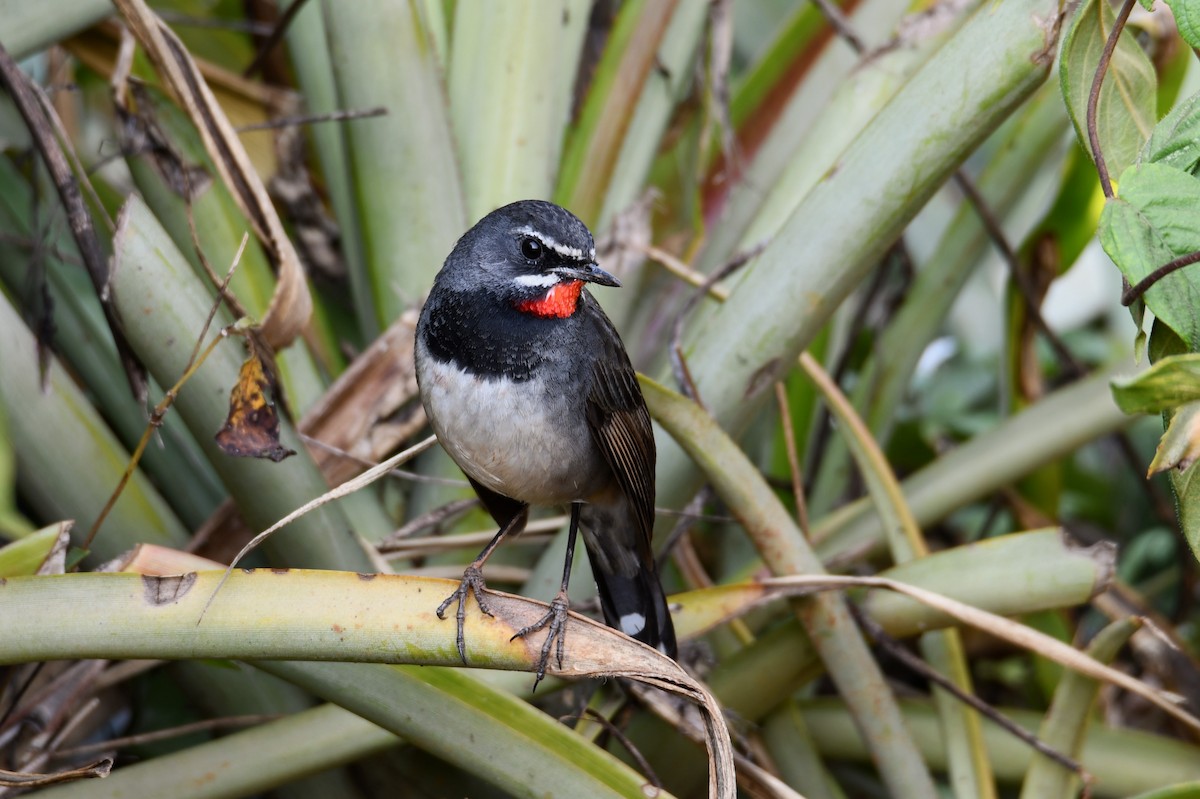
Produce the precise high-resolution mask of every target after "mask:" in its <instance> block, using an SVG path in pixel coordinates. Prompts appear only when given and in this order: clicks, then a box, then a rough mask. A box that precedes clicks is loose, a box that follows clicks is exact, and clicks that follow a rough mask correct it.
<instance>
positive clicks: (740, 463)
mask: <svg viewBox="0 0 1200 799" xmlns="http://www.w3.org/2000/svg"><path fill="white" fill-rule="evenodd" d="M640 382H641V384H642V392H643V394H644V395H645V396H646V403H647V405H648V406H649V407H650V409H651V413H652V415H653V416H654V418H655V419H657V420H658V422H659V423H660V424H662V425H663V426H664V427H665V428H666V429H667V431H668V432H669V433H670V434H671V435H672V436H673V437H674V438H675V440H676V441H678V442H679V444H680V446H682V447H683V448H684V449H685V450H686V451H687V452H688V454H689V455H690V456H691V457H692V458H694V459H695V461H696V464H697V465H698V466H699V467H700V469H701V470H702V471H703V472H704V474H705V477H706V478H707V479H708V481H709V482H710V483H711V484H712V486H713V489H714V490H715V491H716V492H717V494H718V496H720V497H721V499H722V500H723V501H724V502H725V503H726V505H728V506H729V509H730V510H731V511H732V512H733V514H734V515H735V516H736V517H737V518H738V520H739V521H740V522H741V523H742V525H743V527H744V528H745V529H746V533H747V534H748V535H749V536H750V538H751V539H752V540H753V541H754V544H755V547H756V548H757V549H758V551H759V553H760V554H761V556H762V558H763V562H764V563H765V564H766V565H767V567H768V568H770V569H771V571H772V572H773V573H774V574H777V575H790V574H821V573H823V572H824V567H823V566H822V564H821V562H820V560H819V559H818V558H817V557H816V555H815V553H814V552H813V551H812V549H811V548H810V546H809V544H808V541H807V540H806V539H805V537H804V536H803V534H801V532H800V530H799V529H798V528H797V527H796V523H795V522H794V521H793V520H792V518H791V516H790V514H789V513H788V512H787V509H786V508H784V507H783V505H782V503H780V501H779V499H778V498H777V497H776V496H775V494H774V492H773V491H772V490H771V488H770V487H769V486H768V485H767V483H766V480H764V479H763V477H762V475H761V473H759V471H758V470H757V469H756V468H755V467H754V465H753V464H752V463H751V462H750V461H749V459H748V458H747V457H746V456H745V454H744V453H743V452H742V451H741V450H740V449H738V447H737V445H736V444H734V443H733V441H732V440H730V439H729V437H728V436H727V435H725V433H724V432H723V431H722V430H721V429H720V428H719V427H718V426H717V424H716V422H715V421H714V420H713V418H712V417H711V416H709V415H708V414H707V413H705V412H704V410H703V409H702V408H700V407H699V406H697V405H696V404H695V403H694V402H691V401H690V400H687V399H685V398H684V397H682V396H680V395H678V394H675V393H674V392H671V391H669V390H668V389H665V388H663V387H662V386H660V385H658V384H657V383H654V382H653V381H650V380H648V379H645V378H642V379H641V381H640ZM794 610H795V612H796V616H797V618H799V620H800V623H801V624H802V625H804V627H805V629H806V630H807V631H808V633H809V635H810V636H811V639H812V643H813V646H814V647H815V648H816V650H817V652H818V653H819V654H820V656H821V660H822V662H823V663H824V664H825V667H826V668H827V669H828V672H829V675H830V677H831V678H832V679H833V681H834V683H835V684H836V685H837V687H838V691H839V692H840V693H841V695H842V697H843V699H845V701H846V704H847V705H848V706H849V707H850V708H851V712H852V713H853V714H854V716H855V718H856V719H857V720H858V724H859V728H860V729H861V730H862V732H863V735H864V736H865V737H866V738H867V740H868V741H869V742H870V743H869V746H870V748H871V754H872V757H873V759H874V760H875V762H876V765H877V766H878V767H879V771H880V775H881V776H882V777H883V780H884V782H885V783H886V784H887V785H888V787H889V789H890V790H891V791H892V792H893V793H894V794H895V795H897V796H905V797H922V796H928V797H933V796H936V790H935V788H934V786H933V781H932V779H931V778H930V776H929V772H928V771H927V770H926V769H925V764H924V761H922V760H921V759H920V757H919V755H918V754H917V753H916V751H915V747H914V746H913V744H912V741H911V740H910V739H909V737H908V734H907V732H906V731H905V729H904V723H903V721H902V720H901V719H900V717H899V712H898V710H897V709H896V705H895V697H894V696H892V693H891V690H890V689H889V688H888V686H887V684H886V683H885V682H884V680H883V675H882V674H881V673H880V671H879V665H878V663H876V661H875V659H874V658H873V657H872V656H871V653H870V650H869V649H868V648H867V646H866V643H865V642H864V641H863V638H862V634H861V631H860V630H859V629H858V626H857V625H856V624H855V623H854V619H853V617H852V616H851V615H850V611H849V609H848V608H847V607H846V604H845V600H844V599H843V598H842V597H840V596H835V595H818V596H814V597H812V598H811V599H807V600H802V601H798V602H796V603H794Z"/></svg>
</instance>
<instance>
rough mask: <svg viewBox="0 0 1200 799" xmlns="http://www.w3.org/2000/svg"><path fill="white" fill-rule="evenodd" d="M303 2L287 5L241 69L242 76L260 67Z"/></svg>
mask: <svg viewBox="0 0 1200 799" xmlns="http://www.w3.org/2000/svg"><path fill="white" fill-rule="evenodd" d="M305 2H307V0H295V1H294V2H293V3H292V4H291V5H290V6H288V8H287V11H284V12H283V16H281V17H280V18H279V20H278V21H277V22H276V23H275V24H274V25H273V26H272V27H271V32H270V34H268V35H267V38H266V40H265V41H264V42H263V43H262V44H261V45H259V48H258V52H257V53H255V54H254V60H253V61H251V62H250V66H248V67H246V69H245V70H243V71H242V77H243V78H248V77H250V76H251V75H253V74H254V73H256V72H258V71H259V70H260V69H262V65H263V64H264V63H265V62H266V60H267V58H268V57H269V56H270V55H271V52H272V51H273V50H274V49H275V47H276V45H278V44H279V42H280V40H281V39H283V34H285V33H287V29H288V28H290V27H291V25H292V21H293V20H294V19H296V14H298V13H299V12H300V9H302V8H304V4H305Z"/></svg>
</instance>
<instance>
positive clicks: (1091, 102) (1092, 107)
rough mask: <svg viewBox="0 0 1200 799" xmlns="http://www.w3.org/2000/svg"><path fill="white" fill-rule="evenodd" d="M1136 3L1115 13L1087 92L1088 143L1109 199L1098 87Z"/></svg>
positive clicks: (1127, 0)
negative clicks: (1101, 145)
mask: <svg viewBox="0 0 1200 799" xmlns="http://www.w3.org/2000/svg"><path fill="white" fill-rule="evenodd" d="M1136 3H1137V0H1125V2H1124V3H1123V4H1122V5H1121V10H1120V11H1119V12H1117V19H1116V21H1115V22H1114V23H1113V29H1112V30H1111V31H1109V34H1108V40H1107V41H1106V42H1105V43H1104V50H1103V51H1101V53H1100V63H1098V64H1097V65H1096V74H1095V76H1094V77H1093V78H1092V89H1091V91H1090V92H1088V102H1087V134H1088V143H1089V144H1091V147H1092V161H1093V162H1095V164H1096V172H1097V173H1098V174H1099V175H1100V188H1101V189H1102V190H1103V191H1104V196H1105V197H1109V198H1111V197H1112V196H1113V187H1112V178H1111V177H1109V174H1108V164H1106V163H1105V162H1104V153H1103V151H1102V150H1101V149H1100V131H1099V129H1098V128H1097V127H1096V110H1097V108H1098V107H1099V105H1100V87H1101V86H1102V85H1103V84H1104V75H1105V73H1107V72H1108V65H1109V63H1110V62H1111V61H1112V57H1113V53H1114V52H1115V51H1116V49H1117V40H1118V39H1119V38H1120V37H1121V31H1123V30H1125V22H1126V21H1127V20H1128V19H1129V14H1130V12H1132V11H1133V7H1134V5H1135V4H1136ZM1101 18H1102V17H1101Z"/></svg>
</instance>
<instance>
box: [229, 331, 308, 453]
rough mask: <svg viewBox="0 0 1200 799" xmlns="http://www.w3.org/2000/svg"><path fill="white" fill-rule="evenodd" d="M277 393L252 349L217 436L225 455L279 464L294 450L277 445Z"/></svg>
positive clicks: (239, 374) (269, 376)
mask: <svg viewBox="0 0 1200 799" xmlns="http://www.w3.org/2000/svg"><path fill="white" fill-rule="evenodd" d="M277 394H278V391H277V387H276V385H275V380H274V376H273V375H272V374H271V372H270V370H268V369H266V368H264V366H263V361H262V359H261V358H260V357H259V354H258V352H257V351H256V349H255V348H254V347H251V348H250V357H248V358H246V360H245V362H244V363H243V364H242V368H241V371H240V372H239V373H238V381H237V384H236V385H235V386H234V387H233V390H232V391H231V392H229V417H228V418H227V419H226V420H225V426H224V427H222V428H221V429H220V430H219V431H218V432H217V435H216V439H217V445H218V446H220V447H221V450H222V451H223V452H224V453H225V454H226V455H233V456H234V457H238V458H270V459H271V460H273V461H275V462H276V463H279V462H280V461H281V460H283V459H284V458H286V457H288V456H289V455H295V454H296V451H295V450H291V449H288V448H287V447H285V446H283V445H282V444H280V443H279V413H278V411H277V410H276V408H275V399H274V398H275V397H276V396H277Z"/></svg>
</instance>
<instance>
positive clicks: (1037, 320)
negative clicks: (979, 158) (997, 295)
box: [951, 169, 1088, 377]
mask: <svg viewBox="0 0 1200 799" xmlns="http://www.w3.org/2000/svg"><path fill="white" fill-rule="evenodd" d="M951 179H952V180H953V181H954V183H955V185H956V186H958V188H959V190H961V191H962V193H963V196H964V197H966V198H967V202H969V203H970V204H971V207H972V208H974V209H975V213H976V214H978V215H979V220H980V221H981V222H982V223H983V229H984V230H985V231H987V234H988V238H990V239H991V240H992V245H993V246H995V248H996V249H997V250H999V251H1000V257H1001V258H1003V259H1004V263H1005V265H1006V266H1007V267H1008V274H1009V277H1010V278H1011V279H1012V283H1013V285H1014V286H1016V288H1017V293H1018V294H1020V295H1021V300H1022V302H1024V304H1025V312H1026V313H1027V314H1029V319H1030V321H1032V322H1033V325H1034V327H1036V328H1037V329H1038V332H1039V333H1041V334H1042V337H1043V338H1045V339H1046V341H1047V342H1048V343H1049V344H1050V348H1051V349H1052V350H1054V354H1055V356H1056V357H1057V358H1058V360H1059V363H1060V364H1062V366H1063V368H1064V369H1066V370H1067V371H1068V372H1070V373H1071V374H1072V375H1073V376H1075V377H1081V376H1083V375H1085V374H1087V371H1088V370H1087V367H1086V366H1084V365H1083V364H1081V363H1080V362H1079V360H1078V359H1077V358H1076V357H1075V355H1074V353H1072V352H1071V350H1070V349H1069V348H1068V347H1067V345H1066V344H1065V343H1063V340H1062V339H1061V338H1059V337H1058V334H1057V333H1055V332H1054V330H1052V329H1051V327H1050V325H1049V324H1048V323H1047V322H1046V318H1045V317H1044V316H1042V309H1041V306H1040V305H1039V304H1038V301H1037V298H1036V297H1035V293H1036V292H1035V291H1034V288H1033V286H1031V285H1030V284H1029V276H1028V275H1026V274H1025V270H1023V269H1022V268H1021V259H1020V257H1019V256H1018V255H1017V253H1016V251H1015V250H1014V249H1013V248H1012V245H1011V244H1009V242H1008V237H1007V236H1006V235H1005V234H1004V228H1003V227H1001V225H1000V220H999V219H997V218H996V214H995V213H994V212H993V211H992V208H991V206H990V205H989V204H988V202H987V200H986V199H985V198H984V196H983V194H982V193H981V192H980V191H979V188H978V187H976V185H975V182H974V181H973V180H971V179H970V178H969V177H967V175H966V173H965V172H963V171H962V170H961V169H959V170H956V171H955V173H954V175H953V177H952V178H951Z"/></svg>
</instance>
